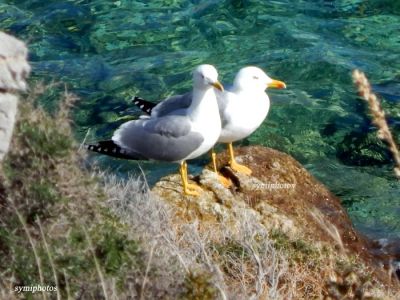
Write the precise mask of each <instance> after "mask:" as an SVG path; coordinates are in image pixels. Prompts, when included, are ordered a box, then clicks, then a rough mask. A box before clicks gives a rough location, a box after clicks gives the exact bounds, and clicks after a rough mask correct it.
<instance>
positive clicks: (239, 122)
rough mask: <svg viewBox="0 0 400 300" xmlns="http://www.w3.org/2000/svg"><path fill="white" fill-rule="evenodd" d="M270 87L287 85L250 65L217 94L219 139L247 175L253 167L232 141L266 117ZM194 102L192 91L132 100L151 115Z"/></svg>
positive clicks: (233, 163)
mask: <svg viewBox="0 0 400 300" xmlns="http://www.w3.org/2000/svg"><path fill="white" fill-rule="evenodd" d="M267 88H278V89H283V88H286V84H285V83H284V82H282V81H279V80H275V79H272V78H270V77H269V76H268V75H267V74H265V72H264V71H263V70H261V69H260V68H257V67H254V66H249V67H244V68H242V69H240V70H239V72H238V73H237V74H236V76H235V80H234V82H233V86H232V87H231V88H229V89H227V90H225V91H221V92H219V93H217V99H218V106H219V112H220V115H221V122H222V130H221V134H220V136H219V138H218V142H219V143H226V144H228V151H229V157H230V159H229V165H230V167H231V168H232V169H233V170H235V171H237V172H241V173H244V174H247V175H250V174H251V170H250V169H249V168H248V167H246V166H244V165H240V164H239V163H237V162H236V159H235V155H234V152H233V146H232V143H233V142H236V141H239V140H241V139H244V138H246V137H248V136H249V135H251V134H252V133H253V132H254V131H255V130H256V129H257V128H258V127H259V126H260V125H261V124H262V122H263V121H264V119H265V118H266V117H267V115H268V111H269V107H270V100H269V97H268V95H267V93H266V92H265V90H266V89H267ZM191 102H192V94H191V93H187V94H184V95H177V96H174V97H171V98H168V99H166V100H164V101H162V102H160V103H158V104H155V103H152V102H149V101H147V100H144V99H141V98H139V97H135V98H134V99H133V103H134V104H135V105H137V106H138V107H139V108H140V109H142V110H143V111H144V112H146V113H148V114H150V116H151V117H153V116H162V115H165V114H170V113H172V112H173V111H175V110H179V109H182V108H185V107H188V106H189V105H190V104H191ZM211 155H212V161H213V167H214V171H215V172H216V173H218V171H217V164H216V154H215V152H214V151H213V150H212V152H211ZM220 180H221V182H222V183H224V184H225V185H229V183H228V182H227V181H226V179H225V180H224V178H223V177H221V176H220Z"/></svg>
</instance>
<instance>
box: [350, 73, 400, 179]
mask: <svg viewBox="0 0 400 300" xmlns="http://www.w3.org/2000/svg"><path fill="white" fill-rule="evenodd" d="M353 81H354V83H355V84H356V85H357V87H358V92H359V93H360V96H362V97H363V98H364V100H365V101H367V102H368V106H369V110H370V112H371V114H372V122H373V123H374V124H375V125H376V126H377V127H378V137H379V138H380V139H381V140H382V141H385V142H386V143H387V144H388V145H389V150H390V151H391V152H392V155H393V159H394V161H395V164H396V166H395V168H394V172H395V174H396V176H397V178H399V179H400V152H399V149H398V148H397V146H396V143H395V141H394V138H393V136H392V133H391V132H390V129H389V126H388V124H387V122H386V119H385V112H384V111H383V109H382V107H381V103H380V101H379V99H378V97H377V96H376V95H375V94H374V93H373V91H372V89H371V85H370V83H369V81H368V79H367V77H366V76H365V74H364V73H363V72H361V71H359V70H354V71H353Z"/></svg>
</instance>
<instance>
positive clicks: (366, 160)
mask: <svg viewBox="0 0 400 300" xmlns="http://www.w3.org/2000/svg"><path fill="white" fill-rule="evenodd" d="M336 149H337V150H336V156H337V158H339V159H340V160H341V161H342V162H343V163H344V164H346V165H352V166H371V165H384V164H388V163H390V162H391V154H390V151H389V150H388V148H387V146H386V145H385V144H384V142H382V141H381V140H380V139H379V138H378V137H377V135H376V131H371V132H369V133H364V132H351V133H350V134H348V135H346V136H345V137H344V138H343V140H342V141H341V142H340V143H339V144H338V145H337V147H336Z"/></svg>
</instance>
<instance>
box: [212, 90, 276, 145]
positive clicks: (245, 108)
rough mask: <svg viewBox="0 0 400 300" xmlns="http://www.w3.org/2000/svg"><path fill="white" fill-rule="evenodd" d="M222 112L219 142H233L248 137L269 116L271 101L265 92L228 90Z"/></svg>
mask: <svg viewBox="0 0 400 300" xmlns="http://www.w3.org/2000/svg"><path fill="white" fill-rule="evenodd" d="M220 101H226V102H225V108H224V110H223V111H220V113H221V119H222V120H223V121H222V130H221V134H220V137H219V139H218V142H221V143H231V142H235V141H238V140H241V139H244V138H246V137H248V136H249V135H250V134H252V133H253V132H254V131H255V130H256V129H257V128H258V127H259V126H260V125H261V124H262V122H263V121H264V119H265V118H266V117H267V114H268V111H269V106H270V101H269V98H268V95H267V94H266V93H265V92H258V93H255V92H252V93H249V92H247V93H244V92H242V93H238V94H236V93H235V94H234V93H231V92H227V93H226V95H225V97H224V99H221V100H220Z"/></svg>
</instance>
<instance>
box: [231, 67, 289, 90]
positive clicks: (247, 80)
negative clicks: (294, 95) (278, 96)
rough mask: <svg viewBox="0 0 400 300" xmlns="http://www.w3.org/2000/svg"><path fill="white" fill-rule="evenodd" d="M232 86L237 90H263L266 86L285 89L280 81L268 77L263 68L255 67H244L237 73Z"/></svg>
mask: <svg viewBox="0 0 400 300" xmlns="http://www.w3.org/2000/svg"><path fill="white" fill-rule="evenodd" d="M233 86H234V88H235V89H237V90H256V91H265V89H267V88H277V89H285V88H286V84H285V83H284V82H282V81H279V80H275V79H272V78H270V77H269V76H268V75H267V74H265V72H264V71H263V70H261V69H260V68H257V67H252V66H250V67H244V68H242V69H240V71H239V72H238V73H237V75H236V77H235V80H234V82H233Z"/></svg>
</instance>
